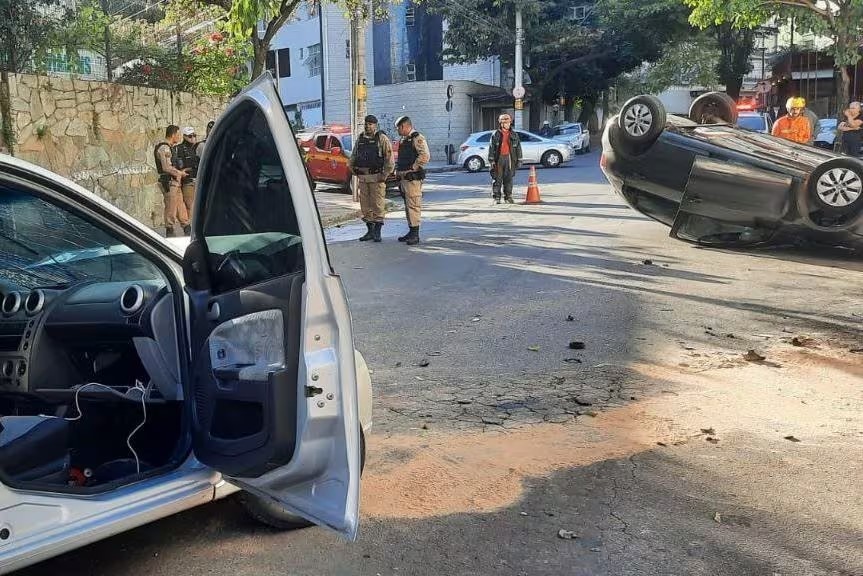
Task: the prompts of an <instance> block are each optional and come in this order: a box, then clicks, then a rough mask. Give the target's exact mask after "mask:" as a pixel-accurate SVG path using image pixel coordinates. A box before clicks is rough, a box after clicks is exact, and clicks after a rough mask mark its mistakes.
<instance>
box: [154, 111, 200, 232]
mask: <svg viewBox="0 0 863 576" xmlns="http://www.w3.org/2000/svg"><path fill="white" fill-rule="evenodd" d="M179 141H180V127H179V126H174V125H173V124H171V125H170V126H168V127H167V128H166V129H165V140H164V141H163V142H160V143H158V144H156V147H155V148H153V158H154V160H155V161H156V172H158V173H159V188H161V190H162V195H163V198H164V201H165V236H167V237H169V238H170V237H172V236H176V234H175V232H174V226H176V225H177V224H179V225H180V226H182V227H183V232H184V233H185V234H186V235H187V236H188V235H189V233H190V232H191V227H190V226H189V212H188V210H186V205H185V204H184V203H183V195H182V193H181V192H180V182H181V180H182V178H183V177H184V176H185V175H186V172H185V171H184V170H180V169H179V168H178V167H177V165H178V164H179V162H178V161H177V159H176V158H175V157H174V153H173V147H174V146H175V145H176V144H177V143H178V142H179Z"/></svg>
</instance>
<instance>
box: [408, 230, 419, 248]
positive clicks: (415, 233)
mask: <svg viewBox="0 0 863 576" xmlns="http://www.w3.org/2000/svg"><path fill="white" fill-rule="evenodd" d="M419 243H420V227H419V226H411V231H410V232H408V237H407V238H405V244H407V245H408V246H416V245H417V244H419Z"/></svg>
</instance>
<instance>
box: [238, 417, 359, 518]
mask: <svg viewBox="0 0 863 576" xmlns="http://www.w3.org/2000/svg"><path fill="white" fill-rule="evenodd" d="M365 467H366V435H365V433H363V431H362V430H360V475H362V473H363V470H364V469H365ZM237 497H238V499H239V501H240V504H242V506H243V508H245V510H246V512H247V513H248V514H249V516H251V517H252V518H254V519H255V520H257V521H258V522H260V523H261V524H265V525H267V526H269V527H271V528H275V529H277V530H297V529H299V528H308V527H309V526H312V525H313V523H312V522H309V521H308V520H306V519H305V518H303V517H302V516H297V515H296V514H292V513H291V512H288V511H287V510H285V509H284V508H283V507H282V505H281V504H279V503H278V502H275V501H273V500H270V499H269V498H261V497H260V496H258V495H256V494H252V493H250V492H246V491H245V490H243V491H242V492H240V493H239V494H238V496H237Z"/></svg>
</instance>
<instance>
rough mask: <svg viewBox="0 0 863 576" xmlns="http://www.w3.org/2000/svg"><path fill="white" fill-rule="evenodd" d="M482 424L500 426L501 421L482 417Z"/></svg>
mask: <svg viewBox="0 0 863 576" xmlns="http://www.w3.org/2000/svg"><path fill="white" fill-rule="evenodd" d="M482 423H483V424H491V425H493V426H502V425H503V420H501V419H500V418H490V417H488V416H483V417H482Z"/></svg>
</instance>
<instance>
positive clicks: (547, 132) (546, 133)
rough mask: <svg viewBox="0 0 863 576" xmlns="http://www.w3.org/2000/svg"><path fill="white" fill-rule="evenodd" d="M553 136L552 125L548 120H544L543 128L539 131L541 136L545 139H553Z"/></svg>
mask: <svg viewBox="0 0 863 576" xmlns="http://www.w3.org/2000/svg"><path fill="white" fill-rule="evenodd" d="M552 134H553V132H552V130H551V124H550V123H549V121H548V120H544V121H543V122H542V128H540V129H539V135H540V136H542V137H543V138H551V136H552Z"/></svg>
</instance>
